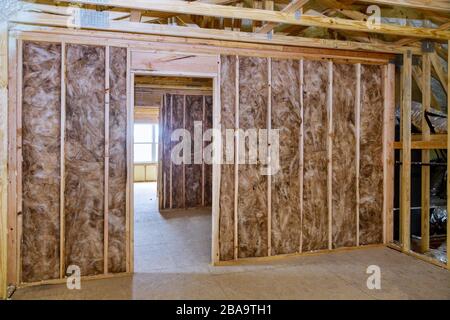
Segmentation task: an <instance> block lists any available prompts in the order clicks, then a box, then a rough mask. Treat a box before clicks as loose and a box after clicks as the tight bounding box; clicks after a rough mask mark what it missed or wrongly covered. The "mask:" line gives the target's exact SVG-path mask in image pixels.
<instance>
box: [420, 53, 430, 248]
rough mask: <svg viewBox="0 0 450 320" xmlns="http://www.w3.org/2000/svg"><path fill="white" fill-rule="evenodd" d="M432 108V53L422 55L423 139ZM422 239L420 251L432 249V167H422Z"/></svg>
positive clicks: (427, 152) (427, 135)
mask: <svg viewBox="0 0 450 320" xmlns="http://www.w3.org/2000/svg"><path fill="white" fill-rule="evenodd" d="M430 108H431V54H430V53H428V52H426V53H424V55H423V56H422V139H423V141H430V128H429V127H428V123H427V121H426V116H425V112H427V111H430ZM422 162H423V163H429V162H430V150H422ZM421 171H422V173H421V174H422V176H421V180H422V183H421V241H420V251H421V253H425V252H427V251H428V250H429V249H430V167H429V166H422V168H421Z"/></svg>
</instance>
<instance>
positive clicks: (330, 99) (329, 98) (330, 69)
mask: <svg viewBox="0 0 450 320" xmlns="http://www.w3.org/2000/svg"><path fill="white" fill-rule="evenodd" d="M327 113H328V126H327V127H328V135H327V162H328V179H327V186H328V187H327V204H328V249H329V250H331V249H333V230H332V228H333V222H332V219H333V158H332V157H333V61H331V60H330V61H329V62H328V91H327Z"/></svg>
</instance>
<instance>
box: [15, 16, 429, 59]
mask: <svg viewBox="0 0 450 320" xmlns="http://www.w3.org/2000/svg"><path fill="white" fill-rule="evenodd" d="M73 20H74V19H73V17H71V16H63V15H52V14H46V13H36V12H26V11H21V12H19V13H17V14H16V15H14V16H12V17H10V22H13V23H19V24H24V25H39V26H50V27H63V28H66V27H67V26H70V25H71V24H72V23H73ZM73 27H75V28H80V29H87V30H101V31H113V32H128V33H137V34H151V35H164V36H178V37H192V38H199V39H214V40H225V41H238V42H249V43H263V44H272V45H286V46H303V47H310V48H329V49H342V50H360V51H374V52H384V53H402V52H406V50H411V51H412V52H413V53H414V54H421V52H420V50H419V49H417V48H413V47H403V46H397V45H390V44H377V43H359V42H354V41H342V40H329V39H314V38H305V37H294V36H284V35H277V34H275V35H273V36H271V37H268V36H267V35H266V34H258V33H249V32H240V31H231V30H217V29H204V28H192V27H180V26H173V25H163V24H150V23H139V22H130V21H121V20H120V21H117V20H110V21H109V22H108V23H107V24H104V25H101V24H99V25H84V26H73Z"/></svg>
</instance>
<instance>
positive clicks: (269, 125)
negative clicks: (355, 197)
mask: <svg viewBox="0 0 450 320" xmlns="http://www.w3.org/2000/svg"><path fill="white" fill-rule="evenodd" d="M267 67H268V70H267V75H268V79H267V80H268V83H267V87H268V88H267V93H268V94H267V138H268V139H267V144H268V146H267V155H266V157H267V159H268V160H269V161H268V162H267V163H268V166H267V170H268V171H267V173H268V175H267V255H268V256H269V257H270V256H271V255H272V169H271V155H272V153H271V152H272V151H271V150H272V146H271V144H270V140H269V139H270V130H271V128H272V58H268V59H267ZM260 147H261V146H260Z"/></svg>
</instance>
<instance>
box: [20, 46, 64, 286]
mask: <svg viewBox="0 0 450 320" xmlns="http://www.w3.org/2000/svg"><path fill="white" fill-rule="evenodd" d="M60 83H61V45H60V44H50V43H35V42H27V43H24V44H23V93H22V100H23V104H22V156H23V162H22V176H23V180H22V192H23V193H22V201H23V202H22V210H23V211H22V215H23V226H22V232H23V237H22V248H21V252H22V278H23V280H24V281H25V282H32V281H38V280H46V279H54V278H58V277H59V267H60V264H59V263H60V259H59V251H60V242H59V239H60V232H61V230H60V219H59V212H60V202H59V195H60V184H61V179H60V169H61V167H60V148H61V141H60V140H61V139H60V134H61V87H60Z"/></svg>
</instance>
